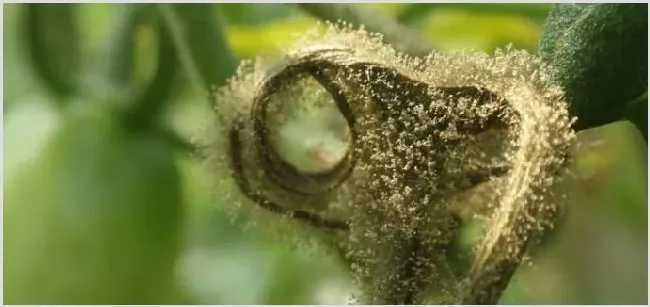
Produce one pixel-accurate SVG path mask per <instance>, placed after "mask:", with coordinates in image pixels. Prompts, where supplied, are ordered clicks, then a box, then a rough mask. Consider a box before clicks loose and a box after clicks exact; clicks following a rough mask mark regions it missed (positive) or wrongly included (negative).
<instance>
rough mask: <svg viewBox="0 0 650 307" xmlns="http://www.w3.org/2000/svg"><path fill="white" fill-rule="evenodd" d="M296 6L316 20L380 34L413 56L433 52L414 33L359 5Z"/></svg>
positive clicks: (431, 48)
mask: <svg viewBox="0 0 650 307" xmlns="http://www.w3.org/2000/svg"><path fill="white" fill-rule="evenodd" d="M298 5H299V6H300V7H301V8H302V9H303V10H305V11H306V12H308V13H309V14H311V15H313V16H315V17H317V18H320V19H323V20H327V21H330V22H337V21H339V20H341V21H346V22H350V23H352V24H354V25H357V26H364V27H365V28H366V30H368V31H370V32H375V33H382V34H383V36H384V40H385V41H386V42H387V43H389V44H392V45H394V46H395V47H396V48H397V49H400V50H402V51H404V52H406V53H408V54H410V55H413V56H425V55H427V54H429V53H431V52H432V51H433V50H434V47H432V46H431V45H430V44H428V43H427V42H426V40H424V39H423V38H422V37H420V36H419V35H418V34H417V33H416V32H414V31H412V30H411V29H409V28H407V27H404V26H402V25H400V24H399V23H397V22H396V21H395V20H393V19H391V18H389V17H386V16H382V15H381V14H379V13H377V12H374V11H371V10H367V9H366V8H364V7H362V6H361V5H360V4H336V3H301V4H298Z"/></svg>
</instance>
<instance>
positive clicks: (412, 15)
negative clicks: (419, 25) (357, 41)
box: [397, 3, 551, 24]
mask: <svg viewBox="0 0 650 307" xmlns="http://www.w3.org/2000/svg"><path fill="white" fill-rule="evenodd" d="M442 8H453V9H455V10H461V11H465V12H468V13H481V14H485V15H502V16H503V15H512V16H516V17H525V18H527V19H530V20H532V21H535V22H540V23H541V22H543V21H544V20H545V19H546V16H548V13H549V11H550V10H551V5H550V4H531V3H526V4H514V3H508V4H497V3H426V4H425V3H413V4H409V5H408V6H407V7H406V8H404V9H402V10H401V11H400V12H399V14H398V16H397V18H398V20H399V21H400V22H402V23H405V24H413V23H414V22H417V21H418V20H420V19H422V18H424V17H426V16H427V15H428V14H431V13H432V12H434V11H435V10H438V9H442Z"/></svg>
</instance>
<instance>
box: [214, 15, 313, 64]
mask: <svg viewBox="0 0 650 307" xmlns="http://www.w3.org/2000/svg"><path fill="white" fill-rule="evenodd" d="M317 23H318V20H317V19H316V18H312V17H300V18H292V19H286V20H278V21H275V22H273V23H269V24H266V25H265V26H263V27H260V26H250V25H231V26H228V28H226V29H225V34H226V37H227V38H228V44H229V45H230V46H231V47H232V50H233V51H234V52H236V53H237V55H238V56H239V57H241V58H243V59H254V58H255V57H256V56H258V55H259V54H260V53H267V54H274V53H275V52H277V51H278V46H279V45H283V44H285V45H286V44H289V43H292V42H293V41H294V40H295V39H296V35H299V34H302V33H306V32H307V31H309V30H311V29H313V28H315V27H316V25H317Z"/></svg>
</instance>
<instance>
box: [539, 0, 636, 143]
mask: <svg viewBox="0 0 650 307" xmlns="http://www.w3.org/2000/svg"><path fill="white" fill-rule="evenodd" d="M539 52H540V55H541V56H542V58H543V59H544V60H545V61H547V62H548V63H549V64H551V65H553V66H554V78H555V79H556V80H557V82H558V83H559V84H560V85H561V86H562V87H563V88H564V90H565V92H566V98H567V100H568V102H569V103H570V112H571V113H572V114H573V115H576V116H578V122H577V123H576V129H579V130H581V129H587V128H591V127H595V126H600V125H604V124H607V123H610V122H613V121H616V120H619V119H623V118H628V119H630V120H632V121H634V123H635V125H637V127H638V128H639V129H640V130H642V132H643V134H644V137H646V139H647V115H646V114H647V108H648V103H647V86H648V85H647V84H648V74H647V72H648V58H647V55H648V7H647V4H586V5H576V4H559V5H557V6H555V8H554V9H553V11H552V12H551V14H550V16H549V18H548V20H547V22H546V25H545V29H544V32H543V35H542V40H541V42H540V47H539Z"/></svg>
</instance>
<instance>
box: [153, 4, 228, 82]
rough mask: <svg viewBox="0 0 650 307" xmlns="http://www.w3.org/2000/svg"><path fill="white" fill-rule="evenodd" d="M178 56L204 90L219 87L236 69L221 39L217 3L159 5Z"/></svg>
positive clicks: (222, 38)
mask: <svg viewBox="0 0 650 307" xmlns="http://www.w3.org/2000/svg"><path fill="white" fill-rule="evenodd" d="M160 8H161V10H162V13H163V16H164V17H165V20H166V22H167V26H168V27H169V29H170V32H171V35H172V37H173V38H174V42H175V45H176V48H177V51H178V53H179V56H180V59H181V61H182V62H183V64H184V65H185V66H186V69H188V70H189V72H190V74H191V76H192V77H193V78H194V79H195V81H197V82H199V83H200V84H201V85H202V88H203V89H204V90H208V91H209V90H211V89H212V88H213V87H215V86H221V85H223V84H224V83H225V81H226V79H228V78H229V77H231V76H232V75H233V74H234V72H235V69H236V68H237V62H236V58H235V57H234V56H233V55H232V53H231V52H230V49H229V47H228V45H227V43H226V40H225V39H224V35H223V31H222V30H221V24H220V22H219V20H218V19H217V16H218V14H215V10H217V9H218V5H216V4H174V5H171V4H161V5H160Z"/></svg>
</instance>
